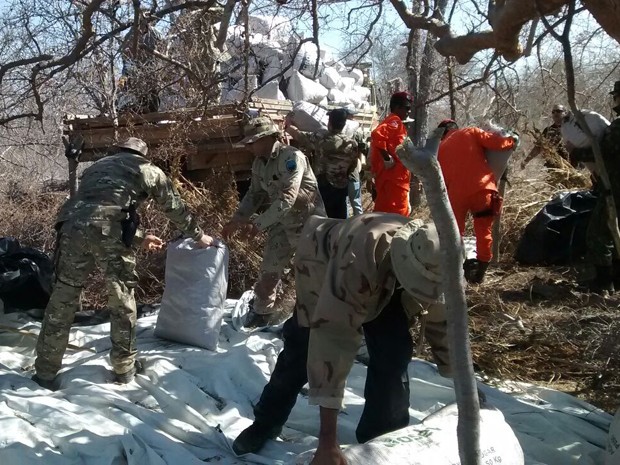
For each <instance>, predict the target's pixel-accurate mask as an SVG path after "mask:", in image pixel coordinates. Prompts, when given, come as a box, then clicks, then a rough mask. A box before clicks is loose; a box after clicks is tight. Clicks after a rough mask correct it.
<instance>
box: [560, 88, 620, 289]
mask: <svg viewBox="0 0 620 465" xmlns="http://www.w3.org/2000/svg"><path fill="white" fill-rule="evenodd" d="M610 94H611V95H612V96H613V99H614V111H615V112H616V114H618V115H620V81H616V82H615V84H614V88H613V90H612V91H611V92H610ZM599 144H600V148H601V155H602V156H603V162H604V164H605V169H606V170H607V174H608V175H609V180H610V182H611V192H605V190H604V188H603V184H602V183H601V182H600V180H599V178H598V175H597V174H596V171H595V170H594V171H592V173H593V178H594V186H593V190H594V191H595V192H596V193H597V194H598V199H597V202H596V205H595V207H594V210H593V211H592V216H591V217H590V223H589V224H588V230H587V232H586V243H587V247H588V256H589V259H590V260H591V262H592V264H593V265H594V266H595V268H596V276H595V278H594V280H593V281H592V282H591V283H589V288H590V290H591V291H593V292H599V293H613V292H615V291H616V290H617V289H615V288H616V287H618V288H620V261H619V260H618V254H617V253H618V251H616V250H615V247H614V242H613V239H612V236H611V231H610V230H609V226H608V213H607V206H606V202H607V199H606V197H607V196H608V195H613V198H614V201H615V204H616V209H618V208H620V118H616V119H615V120H614V121H613V122H612V123H611V124H610V125H609V126H608V127H607V128H606V129H604V132H603V135H602V136H601V138H600V140H599ZM570 161H571V163H573V164H576V163H578V162H582V163H585V164H589V165H590V166H592V165H593V164H594V153H593V152H592V148H591V147H585V148H572V149H571V150H570ZM616 215H618V217H619V218H620V210H618V211H617V212H616Z"/></svg>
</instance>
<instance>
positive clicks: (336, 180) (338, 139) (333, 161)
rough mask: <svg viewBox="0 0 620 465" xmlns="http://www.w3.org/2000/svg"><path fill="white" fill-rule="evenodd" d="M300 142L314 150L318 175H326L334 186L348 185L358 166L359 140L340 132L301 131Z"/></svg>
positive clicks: (315, 170)
mask: <svg viewBox="0 0 620 465" xmlns="http://www.w3.org/2000/svg"><path fill="white" fill-rule="evenodd" d="M300 136H301V137H300V139H301V140H299V141H298V142H299V143H300V144H302V145H304V146H306V147H307V148H309V149H312V150H314V153H315V162H314V163H313V168H314V172H315V174H316V175H317V176H319V175H324V176H325V178H326V179H327V182H329V183H330V184H331V185H332V186H334V187H338V188H344V187H347V185H348V182H349V174H351V173H352V172H353V170H354V169H355V167H356V166H357V160H358V159H359V152H358V148H357V142H356V141H355V140H354V139H353V138H351V137H347V136H346V135H344V134H341V133H338V132H332V131H330V132H326V133H323V134H316V133H312V132H302V131H300Z"/></svg>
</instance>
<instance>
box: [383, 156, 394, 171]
mask: <svg viewBox="0 0 620 465" xmlns="http://www.w3.org/2000/svg"><path fill="white" fill-rule="evenodd" d="M395 164H396V161H395V160H394V157H393V156H392V155H389V158H388V159H387V160H386V159H385V158H384V159H383V166H384V167H385V169H386V170H389V169H392V168H394V165H395Z"/></svg>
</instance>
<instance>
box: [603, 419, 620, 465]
mask: <svg viewBox="0 0 620 465" xmlns="http://www.w3.org/2000/svg"><path fill="white" fill-rule="evenodd" d="M605 465H620V408H619V409H618V410H616V414H615V415H614V419H613V421H612V422H611V426H610V427H609V436H608V438H607V447H606V450H605Z"/></svg>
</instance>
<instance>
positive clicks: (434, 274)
mask: <svg viewBox="0 0 620 465" xmlns="http://www.w3.org/2000/svg"><path fill="white" fill-rule="evenodd" d="M390 255H391V259H392V268H393V270H394V274H395V275H396V279H398V282H399V283H400V284H401V286H403V288H404V289H405V291H407V292H408V293H409V294H411V295H413V296H414V297H415V298H417V299H419V300H421V301H424V302H428V303H435V302H443V300H444V299H443V289H442V277H441V273H440V271H439V264H440V261H441V254H440V249H439V235H438V234H437V229H436V228H435V225H434V224H433V223H427V224H424V222H423V221H422V220H413V221H410V222H409V223H407V224H406V225H404V226H403V227H401V228H400V229H399V230H398V231H397V232H396V234H395V235H394V238H393V239H392V246H391V251H390Z"/></svg>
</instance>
